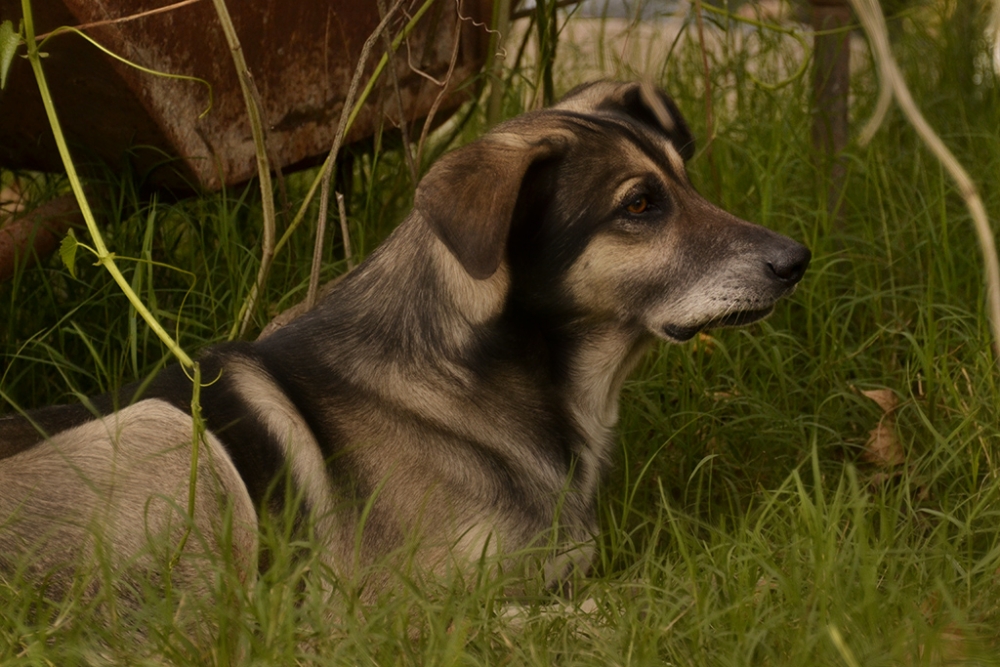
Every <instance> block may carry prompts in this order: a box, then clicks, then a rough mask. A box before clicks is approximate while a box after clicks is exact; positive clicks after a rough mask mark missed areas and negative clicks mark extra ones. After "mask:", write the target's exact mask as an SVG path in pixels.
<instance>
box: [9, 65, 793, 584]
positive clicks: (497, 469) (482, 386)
mask: <svg viewBox="0 0 1000 667" xmlns="http://www.w3.org/2000/svg"><path fill="white" fill-rule="evenodd" d="M693 150H694V149H693V142H692V139H691V136H690V133H689V131H688V129H687V126H686V124H685V123H684V120H683V119H682V118H681V116H680V114H679V112H678V111H677V108H676V106H675V105H674V104H673V102H672V101H671V100H670V99H669V98H668V97H667V96H666V95H665V94H663V93H662V92H660V91H657V90H654V89H652V88H651V87H648V86H645V85H640V84H619V83H611V82H600V83H597V84H592V85H590V86H586V87H581V88H579V89H577V90H575V91H574V92H572V93H570V94H569V95H568V96H567V98H566V99H564V101H562V102H561V103H560V104H558V105H556V106H555V107H554V108H552V109H548V110H543V111H538V112H533V113H529V114H525V115H524V116H521V117H518V118H515V119H513V120H511V121H508V122H506V123H504V124H501V125H500V126H498V127H497V128H495V129H494V130H492V131H491V132H490V133H488V134H487V135H485V136H484V137H483V138H482V139H480V140H479V141H476V142H474V143H472V144H470V145H468V146H466V147H464V148H461V149H458V150H456V151H454V152H452V153H450V154H448V155H446V156H445V157H444V158H442V159H441V160H440V161H439V162H438V163H437V164H435V165H434V167H433V168H432V169H431V171H430V172H429V173H428V175H427V176H426V177H425V178H424V179H423V180H422V181H421V183H420V186H419V188H418V190H417V194H416V201H415V206H414V211H413V212H412V213H411V214H410V216H409V217H408V218H407V219H406V220H405V221H404V222H403V223H402V224H401V225H400V226H399V228H398V229H397V230H396V231H395V232H394V233H393V234H392V235H391V237H390V238H389V239H388V240H387V241H386V242H385V243H384V244H383V245H382V246H380V247H379V248H378V249H377V250H376V251H375V252H374V253H373V254H372V256H371V257H370V258H369V259H368V260H367V261H366V262H365V263H364V264H362V265H361V266H360V267H359V268H358V269H357V270H356V271H354V272H352V273H351V274H350V275H348V276H347V277H346V278H345V279H344V280H343V281H342V282H341V283H340V284H338V285H337V286H336V287H335V288H334V289H333V290H332V291H331V293H330V294H329V295H328V296H327V297H326V298H325V299H324V300H323V301H322V302H321V303H320V304H319V306H318V307H317V308H316V309H314V310H313V311H311V312H309V313H307V314H305V315H303V316H301V317H300V318H298V319H296V320H294V321H293V322H292V323H291V324H289V325H288V326H286V327H284V328H283V329H280V330H278V331H277V332H276V333H275V334H273V335H272V336H270V337H269V338H267V339H266V340H263V341H260V342H258V343H255V344H245V343H244V344H235V345H229V346H220V347H218V348H214V349H213V350H212V351H210V352H209V353H208V355H207V356H205V357H204V358H203V360H202V363H203V365H204V369H203V377H205V378H206V379H209V378H210V379H212V380H213V382H211V383H210V384H208V385H206V386H205V387H203V388H202V390H201V407H202V413H203V415H204V417H205V420H206V423H207V426H208V428H209V429H210V431H211V437H212V438H215V439H217V442H218V443H219V447H220V448H221V450H222V452H224V455H225V457H227V458H228V459H229V460H231V462H232V465H233V467H234V469H235V470H237V471H238V473H239V477H240V479H241V480H242V482H241V484H242V486H241V488H240V489H238V491H232V490H230V491H229V493H230V494H235V495H236V496H239V499H238V500H239V502H243V501H244V500H246V502H248V503H250V504H251V505H252V506H255V507H257V508H258V509H260V508H263V507H265V505H266V503H267V502H268V498H271V497H273V496H270V495H269V491H270V490H273V488H274V487H273V485H272V482H273V481H274V480H275V478H276V477H277V476H279V475H280V474H281V473H282V471H287V477H288V479H290V480H291V482H292V486H293V490H294V492H295V495H296V496H298V497H301V499H302V502H303V507H304V508H305V511H306V512H307V513H308V515H309V516H311V517H313V518H314V521H315V525H316V530H317V534H318V535H319V539H320V540H321V541H322V544H323V548H324V549H325V550H326V552H327V553H328V558H329V563H330V565H331V566H332V567H333V568H334V569H335V571H338V572H341V573H343V574H345V575H350V572H349V571H348V570H350V568H351V567H352V566H353V565H352V564H355V563H362V564H365V563H370V562H374V561H376V560H377V559H379V558H382V557H384V556H385V555H386V554H389V553H392V552H393V551H395V550H397V549H399V548H400V547H402V546H403V545H404V544H407V543H410V542H411V541H412V540H419V541H420V543H421V544H422V545H423V546H422V548H421V550H420V551H419V554H420V555H419V557H418V559H417V562H418V564H419V566H420V567H421V568H422V569H427V570H441V569H443V568H447V567H451V566H452V565H455V564H458V566H461V564H462V563H464V562H467V561H469V560H475V559H478V558H480V557H481V556H483V555H484V554H485V555H488V554H494V553H501V554H512V553H515V552H518V551H519V550H522V549H524V548H526V547H535V546H539V545H541V544H549V545H551V547H552V548H551V549H550V550H549V551H548V552H547V553H548V559H547V561H546V563H545V564H544V565H543V567H544V568H545V573H546V577H547V578H548V579H549V580H550V581H556V580H558V579H560V578H562V577H564V576H566V574H567V572H568V571H569V569H571V568H572V567H575V566H579V567H582V568H585V567H586V564H587V561H588V559H589V547H588V542H589V541H590V539H591V537H592V535H593V534H594V531H595V530H596V528H597V525H596V520H595V510H594V502H595V497H596V489H597V484H598V482H599V480H600V478H601V476H602V474H603V472H604V471H605V469H606V468H607V466H608V462H609V459H610V452H611V446H612V441H613V430H614V427H615V424H616V421H617V411H618V394H619V390H620V387H621V385H622V382H623V381H624V379H625V377H626V376H627V374H628V373H629V371H630V370H631V369H632V367H633V366H634V364H635V363H636V361H637V360H638V358H639V357H640V356H641V354H642V352H643V351H644V350H645V349H646V348H647V347H648V345H649V343H650V342H651V341H653V340H655V339H656V338H661V339H666V340H670V341H683V340H687V339H689V338H691V337H693V336H694V335H696V334H697V333H698V332H699V331H701V330H703V329H705V328H707V327H715V326H731V325H742V324H746V323H749V322H752V321H754V320H756V319H760V318H761V317H764V316H766V315H767V314H768V313H769V312H770V311H771V309H772V308H773V306H774V303H775V302H776V301H777V300H778V299H779V298H781V297H782V296H784V295H787V294H789V293H790V292H791V291H792V290H793V289H794V287H795V284H796V283H797V282H798V281H799V279H800V278H801V277H802V274H803V272H804V271H805V268H806V266H807V265H808V262H809V252H808V250H806V249H805V248H804V247H802V246H801V245H799V244H797V243H795V242H793V241H791V240H789V239H787V238H785V237H783V236H780V235H778V234H775V233H774V232H771V231H769V230H766V229H764V228H762V227H759V226H757V225H753V224H751V223H748V222H745V221H742V220H739V219H737V218H735V217H733V216H732V215H730V214H728V213H726V212H724V211H722V210H720V209H718V208H716V207H714V206H712V205H711V204H709V203H708V202H706V201H705V200H704V199H703V198H702V197H700V196H699V195H698V194H697V192H696V191H695V190H694V188H693V187H692V185H691V183H690V182H689V180H688V178H687V175H686V171H685V160H687V159H689V158H690V157H691V156H692V155H693ZM190 394H191V386H190V383H189V382H188V381H187V380H186V378H185V376H184V375H183V374H182V373H180V371H179V370H173V371H168V372H166V373H165V374H164V375H163V377H162V378H160V379H158V380H157V381H154V382H153V383H152V385H151V386H150V387H149V388H148V390H147V391H146V394H145V396H146V397H147V398H153V399H156V403H155V405H157V406H160V405H167V406H170V407H171V410H172V411H171V412H169V413H168V412H164V413H163V414H162V415H161V416H160V417H156V419H162V420H163V426H164V428H170V429H174V430H176V429H177V428H181V427H183V428H189V427H190V419H189V418H187V417H186V414H187V412H188V410H189V400H190ZM141 405H143V403H138V404H137V405H136V406H134V407H139V406H141ZM131 409H133V408H129V410H131ZM67 414H68V413H63V414H62V417H60V419H62V420H63V421H58V420H54V421H53V420H50V421H48V422H47V423H45V424H42V426H44V427H46V429H47V431H48V432H49V433H50V434H53V433H55V432H58V431H62V434H61V435H60V436H59V437H58V438H55V439H52V440H50V441H48V442H47V443H44V444H34V443H33V442H30V441H32V437H31V435H30V431H28V430H27V428H26V427H24V426H10V425H8V426H3V423H2V422H0V439H2V438H4V437H5V433H6V435H7V436H10V441H11V442H13V444H12V445H10V444H9V445H7V450H6V451H7V452H8V454H13V456H11V457H10V458H8V459H7V460H6V461H0V496H3V495H4V494H6V495H7V505H6V506H7V507H10V506H11V503H12V501H13V500H14V499H12V496H13V495H15V494H14V493H13V492H11V491H8V490H7V487H6V486H5V485H4V483H3V476H4V475H8V476H9V475H11V474H12V473H11V472H9V471H10V470H12V469H13V467H14V466H16V467H17V469H18V473H17V474H19V475H25V476H26V477H25V478H26V479H27V480H28V483H29V486H30V485H31V481H32V476H33V473H32V472H31V470H30V468H29V467H28V466H25V465H23V463H24V462H25V461H26V460H27V459H26V458H25V457H29V456H31V455H32V452H33V450H35V449H36V448H38V447H45V448H49V449H53V450H55V449H59V447H61V446H64V445H66V444H67V443H74V442H77V441H78V440H79V439H80V438H81V437H82V435H80V434H82V433H84V432H85V433H88V434H91V436H92V434H93V430H94V426H93V425H92V424H83V425H79V423H78V422H74V421H73V419H78V418H79V414H80V413H75V415H76V416H75V417H73V419H69V418H68V417H67ZM44 416H45V415H41V417H42V421H43V422H44V421H45V419H44ZM67 424H68V430H67V429H66V428H64V426H65V425H67ZM11 434H13V435H11ZM98 439H100V438H98ZM107 440H108V442H114V443H115V444H116V446H117V447H132V446H135V444H136V443H135V442H133V441H132V439H131V437H130V436H129V432H127V431H126V432H122V433H114V432H111V431H109V432H108V435H107ZM30 445H34V446H30ZM25 448H27V449H26V451H22V450H25ZM3 451H4V450H0V452H3ZM15 452H20V453H15ZM220 456H221V455H220ZM217 458H218V457H217ZM61 474H63V475H71V474H73V473H69V472H64V473H61ZM174 474H180V473H179V472H175V473H174ZM35 477H36V479H35V480H34V482H35V487H38V488H40V487H42V486H44V485H43V484H42V483H41V480H40V479H37V476H35ZM18 493H21V494H22V496H21V497H25V496H24V495H23V494H26V493H27V491H19V492H18ZM31 497H37V496H31ZM32 502H33V501H32ZM209 528H210V527H209ZM358 535H361V536H362V537H361V541H360V543H358V542H356V539H355V538H356V536H358ZM2 539H3V538H2V536H0V540H2ZM359 549H360V552H358V550H359Z"/></svg>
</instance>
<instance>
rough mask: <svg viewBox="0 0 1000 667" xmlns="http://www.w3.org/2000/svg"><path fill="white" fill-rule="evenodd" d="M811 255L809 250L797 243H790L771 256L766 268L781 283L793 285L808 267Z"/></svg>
mask: <svg viewBox="0 0 1000 667" xmlns="http://www.w3.org/2000/svg"><path fill="white" fill-rule="evenodd" d="M810 259H812V253H811V252H809V248H807V247H805V246H804V245H801V244H799V243H794V242H793V243H792V244H790V245H789V246H787V247H785V248H783V249H782V250H780V251H779V252H777V253H775V254H774V255H772V257H771V258H770V260H769V261H768V263H767V268H769V269H771V273H773V274H774V275H775V277H776V278H777V279H778V280H780V281H781V282H783V283H788V284H789V285H794V284H795V283H797V282H799V281H800V280H802V276H803V275H805V272H806V269H807V268H808V267H809V260H810Z"/></svg>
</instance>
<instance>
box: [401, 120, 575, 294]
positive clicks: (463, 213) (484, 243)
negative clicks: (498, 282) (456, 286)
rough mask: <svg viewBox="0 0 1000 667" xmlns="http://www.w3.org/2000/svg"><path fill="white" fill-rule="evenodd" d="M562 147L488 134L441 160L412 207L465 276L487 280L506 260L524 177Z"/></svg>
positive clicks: (547, 141)
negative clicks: (456, 260) (459, 266)
mask: <svg viewBox="0 0 1000 667" xmlns="http://www.w3.org/2000/svg"><path fill="white" fill-rule="evenodd" d="M561 144H562V142H559V141H556V140H554V139H549V138H546V139H543V140H539V141H536V142H534V143H531V142H529V141H526V140H525V139H523V138H521V137H516V136H512V135H511V134H497V135H486V136H485V137H483V138H482V139H480V140H479V141H476V142H473V143H471V144H469V145H467V146H464V147H463V148H459V149H458V150H455V151H452V152H451V153H448V154H447V155H445V156H444V157H442V158H441V159H440V160H438V161H437V162H436V163H435V164H434V166H433V167H432V168H431V170H430V172H428V174H427V175H426V176H424V178H423V180H421V181H420V185H419V186H418V187H417V194H416V198H415V200H414V206H413V207H414V209H416V210H417V211H419V212H420V214H421V215H422V216H423V217H424V219H425V220H426V221H427V223H428V224H429V225H430V227H431V229H432V230H433V231H434V233H435V234H436V235H437V237H438V238H439V239H441V241H443V242H444V244H445V245H446V246H447V247H448V249H449V250H450V251H451V253H452V254H453V255H454V256H455V258H456V259H458V261H459V262H461V264H462V267H463V268H465V270H466V272H468V274H469V275H471V276H472V277H473V278H476V279H477V280H485V279H486V278H489V277H490V276H492V275H493V274H494V273H495V272H496V270H497V268H498V267H499V266H500V262H501V261H502V260H503V257H504V252H505V251H506V248H507V237H508V235H509V233H510V228H511V224H512V222H513V217H514V206H515V205H516V204H517V198H518V195H519V193H520V192H521V185H522V182H523V180H524V175H525V173H527V171H528V168H529V167H531V165H532V164H534V163H535V162H537V161H539V160H543V159H546V158H548V157H552V156H554V155H556V154H557V153H558V152H559V151H560V146H561Z"/></svg>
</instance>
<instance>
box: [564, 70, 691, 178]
mask: <svg viewBox="0 0 1000 667" xmlns="http://www.w3.org/2000/svg"><path fill="white" fill-rule="evenodd" d="M556 106H557V107H563V108H566V109H569V110H573V111H577V112H581V113H593V112H595V111H608V112H612V113H620V114H623V115H626V116H629V117H631V118H633V119H635V120H637V121H639V122H640V123H642V124H643V125H646V126H648V127H649V128H650V129H652V130H654V131H656V132H659V133H661V134H663V135H665V136H666V138H667V139H668V140H670V142H671V143H672V144H673V145H674V148H676V149H677V152H678V153H680V154H681V157H682V158H684V160H685V161H687V160H690V159H691V158H692V157H694V137H692V136H691V130H690V129H688V126H687V122H686V121H685V120H684V116H682V115H681V112H680V109H678V108H677V105H676V104H675V103H674V101H673V100H672V99H670V96H669V95H667V94H666V93H665V92H664V91H662V90H660V89H659V88H657V87H656V86H654V85H653V84H652V83H651V82H649V81H641V82H631V83H618V82H615V81H594V82H592V83H585V84H583V85H581V86H577V87H576V88H574V89H573V90H571V91H570V92H568V93H566V96H565V97H564V98H563V99H562V100H560V102H559V104H557V105H556Z"/></svg>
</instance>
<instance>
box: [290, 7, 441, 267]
mask: <svg viewBox="0 0 1000 667" xmlns="http://www.w3.org/2000/svg"><path fill="white" fill-rule="evenodd" d="M434 2H435V0H426V1H425V2H424V4H423V5H421V7H420V9H418V10H417V11H416V13H415V14H414V15H413V18H411V19H410V21H409V22H408V23H407V24H406V25H405V26H404V27H403V29H402V30H401V31H400V32H399V34H398V35H396V37H395V39H393V40H392V50H393V51H395V50H396V49H398V48H399V46H400V44H402V43H403V40H404V39H406V38H407V37H408V36H409V34H410V33H411V32H413V29H414V28H415V27H416V25H417V22H418V21H420V19H421V18H423V16H424V14H426V13H427V10H428V9H430V7H431V5H432V4H434ZM388 62H389V56H388V54H384V53H383V54H382V58H381V59H380V60H379V61H378V65H376V66H375V71H374V72H372V75H371V76H370V77H369V78H368V83H367V84H366V85H365V88H364V90H362V91H361V94H360V95H359V96H358V101H357V102H355V103H354V107H352V109H351V115H350V116H349V117H348V118H347V124H346V125H345V126H344V135H345V136H346V135H347V132H348V131H349V130H350V129H351V127H352V126H353V125H354V121H355V120H356V119H357V117H358V114H359V113H361V107H363V106H364V104H365V102H367V101H368V97H369V96H370V95H371V93H372V90H373V89H374V88H375V83H376V82H377V81H378V80H379V77H381V76H382V71H383V70H385V66H386V65H387V64H388ZM335 158H336V156H335V155H333V154H328V155H327V156H326V160H325V161H324V162H323V165H322V166H321V167H320V169H319V172H318V173H317V174H316V178H315V179H313V182H312V185H310V186H309V191H308V192H307V193H306V197H305V201H303V202H302V205H301V206H299V210H298V212H297V213H296V214H295V218H293V219H292V222H291V223H290V224H289V225H288V228H287V229H286V230H285V233H284V234H282V235H281V238H280V239H279V240H278V243H277V245H276V246H275V247H274V252H275V253H276V254H277V253H278V252H279V251H280V250H281V249H282V248H283V247H284V245H285V244H286V243H287V242H288V239H289V238H290V237H291V235H292V232H294V231H295V229H296V228H297V227H298V226H299V223H301V222H302V219H303V218H304V217H305V214H306V210H307V209H308V208H309V204H310V203H311V202H312V200H313V197H315V196H316V190H317V189H318V188H319V186H320V183H321V182H322V181H323V175H324V174H325V173H326V171H327V169H330V168H331V166H332V164H333V161H334V159H335Z"/></svg>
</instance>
